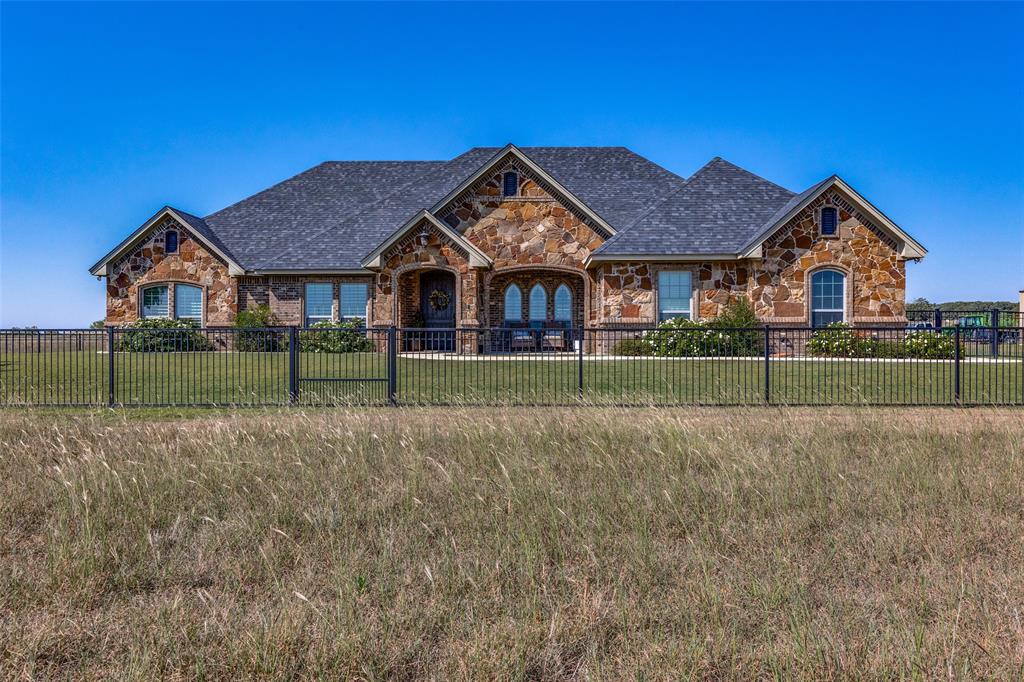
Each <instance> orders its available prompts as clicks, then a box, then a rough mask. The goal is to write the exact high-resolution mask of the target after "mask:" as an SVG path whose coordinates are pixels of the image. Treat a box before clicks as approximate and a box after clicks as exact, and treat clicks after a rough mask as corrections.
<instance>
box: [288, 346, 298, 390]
mask: <svg viewBox="0 0 1024 682" xmlns="http://www.w3.org/2000/svg"><path fill="white" fill-rule="evenodd" d="M288 402H289V403H291V404H292V405H295V404H296V403H298V402H299V334H298V327H295V326H291V327H288Z"/></svg>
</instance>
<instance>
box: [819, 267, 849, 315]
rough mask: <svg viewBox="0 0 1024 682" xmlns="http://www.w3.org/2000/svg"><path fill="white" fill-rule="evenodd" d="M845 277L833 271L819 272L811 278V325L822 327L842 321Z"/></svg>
mask: <svg viewBox="0 0 1024 682" xmlns="http://www.w3.org/2000/svg"><path fill="white" fill-rule="evenodd" d="M845 290H846V277H845V276H844V275H843V273H841V272H837V271H835V270H819V271H818V272H816V273H814V275H812V276H811V325H812V326H814V327H823V326H825V325H826V324H831V323H832V322H842V321H843V317H844V315H843V300H844V298H845V293H846V291H845Z"/></svg>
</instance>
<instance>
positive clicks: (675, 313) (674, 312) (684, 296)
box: [658, 270, 693, 322]
mask: <svg viewBox="0 0 1024 682" xmlns="http://www.w3.org/2000/svg"><path fill="white" fill-rule="evenodd" d="M692 294H693V285H692V282H691V279H690V273H689V272H688V271H686V270H662V271H661V272H659V273H658V321H659V322H662V321H664V320H671V319H673V318H675V317H682V318H684V319H687V320H689V319H691V316H690V299H691V298H692Z"/></svg>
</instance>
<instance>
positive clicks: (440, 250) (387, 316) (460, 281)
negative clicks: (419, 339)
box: [372, 226, 480, 327]
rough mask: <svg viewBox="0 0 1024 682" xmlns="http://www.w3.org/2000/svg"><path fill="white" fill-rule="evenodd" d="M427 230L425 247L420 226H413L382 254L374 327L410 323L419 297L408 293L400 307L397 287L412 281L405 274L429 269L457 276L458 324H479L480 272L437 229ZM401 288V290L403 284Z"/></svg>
mask: <svg viewBox="0 0 1024 682" xmlns="http://www.w3.org/2000/svg"><path fill="white" fill-rule="evenodd" d="M427 229H428V237H427V244H426V245H423V244H421V243H420V241H419V240H420V237H419V233H420V227H419V226H414V227H413V228H412V229H411V230H410V231H409V233H408V234H407V235H406V236H404V237H403V238H402V239H400V240H399V241H398V242H396V243H395V244H393V245H392V246H391V247H390V248H388V249H387V250H386V251H385V252H384V253H382V254H381V263H382V266H381V269H380V272H378V273H377V276H376V278H375V280H374V282H375V287H374V288H375V294H374V301H373V321H372V322H373V324H374V325H377V326H390V325H392V324H408V323H409V321H410V320H411V319H412V314H413V312H414V311H413V312H410V311H411V310H412V307H411V306H415V305H419V295H418V293H415V292H410V291H405V292H404V294H405V301H406V304H405V305H399V301H398V300H396V298H395V294H396V292H395V285H396V283H397V282H398V281H401V282H403V283H404V282H407V281H408V280H409V278H408V277H404V276H403V275H405V274H406V273H408V272H410V271H414V270H416V271H421V270H429V269H444V270H448V271H451V272H453V273H454V274H455V281H456V287H455V298H456V301H455V305H456V307H455V324H456V325H457V326H469V327H472V326H477V325H478V324H479V317H478V316H479V310H478V301H479V295H480V292H479V288H480V287H479V277H478V272H477V269H476V268H472V267H470V265H469V254H467V253H466V252H465V251H464V250H463V249H462V248H461V247H460V246H459V245H458V244H456V243H455V242H453V241H451V240H450V239H449V238H448V237H447V236H445V235H444V234H443V233H441V232H440V231H439V230H437V229H436V228H435V227H433V226H428V228H427ZM398 286H399V289H401V288H402V286H401V284H398ZM397 293H399V294H401V293H403V292H401V291H399V292H397ZM396 308H401V309H402V310H396Z"/></svg>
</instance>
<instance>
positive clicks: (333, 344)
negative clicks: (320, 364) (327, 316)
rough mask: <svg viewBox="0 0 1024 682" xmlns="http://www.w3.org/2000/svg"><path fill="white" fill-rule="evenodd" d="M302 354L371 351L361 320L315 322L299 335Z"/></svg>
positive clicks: (370, 344) (371, 347)
mask: <svg viewBox="0 0 1024 682" xmlns="http://www.w3.org/2000/svg"><path fill="white" fill-rule="evenodd" d="M299 350H300V351H302V352H303V353H365V352H366V351H370V350H373V342H372V341H370V339H368V338H367V337H366V329H365V327H364V325H363V322H362V320H350V321H347V322H317V323H316V324H314V325H313V326H312V327H310V330H309V331H304V332H300V333H299Z"/></svg>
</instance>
